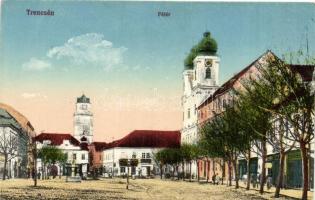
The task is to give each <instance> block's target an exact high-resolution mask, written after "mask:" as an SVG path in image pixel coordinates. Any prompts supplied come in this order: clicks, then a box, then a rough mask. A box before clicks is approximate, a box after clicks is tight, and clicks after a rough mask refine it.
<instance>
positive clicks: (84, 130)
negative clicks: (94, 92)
mask: <svg viewBox="0 0 315 200" xmlns="http://www.w3.org/2000/svg"><path fill="white" fill-rule="evenodd" d="M73 116H74V137H75V138H76V139H77V140H78V141H80V142H87V143H88V144H90V143H92V142H93V114H92V112H91V103H90V98H87V97H86V96H85V95H84V94H83V95H82V96H81V97H78V98H77V102H76V105H75V112H74V115H73Z"/></svg>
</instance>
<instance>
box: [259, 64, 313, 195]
mask: <svg viewBox="0 0 315 200" xmlns="http://www.w3.org/2000/svg"><path fill="white" fill-rule="evenodd" d="M269 63H270V66H269V68H268V69H266V70H264V71H263V75H264V76H263V77H264V79H265V80H266V82H267V83H268V84H269V85H268V86H270V85H272V86H273V87H272V88H273V91H272V92H273V94H274V95H275V97H274V99H273V104H274V105H273V107H271V108H270V109H267V108H265V107H263V109H265V110H268V111H269V112H270V113H272V114H273V115H275V116H276V117H277V118H278V119H279V131H278V134H279V136H278V138H279V139H278V141H279V146H280V148H279V150H280V172H281V173H279V177H278V183H277V189H276V193H275V196H276V197H278V196H279V192H280V186H281V183H282V179H283V168H284V166H283V165H284V164H283V163H284V155H285V154H286V152H288V151H289V150H291V149H292V147H293V145H295V143H297V144H298V146H299V147H300V151H301V157H302V166H303V169H302V171H303V193H302V199H307V190H308V187H309V185H308V184H309V174H308V173H309V166H308V163H309V161H308V159H309V157H308V153H309V145H310V141H311V140H312V139H313V137H314V123H313V120H312V117H313V116H314V93H312V92H311V84H309V83H305V81H304V80H303V78H302V77H301V74H300V73H299V72H298V71H299V69H298V68H294V67H292V66H291V65H289V64H287V63H285V62H284V61H282V60H280V59H278V58H275V59H273V60H270V61H269ZM300 67H304V69H307V68H308V67H311V66H300ZM269 91H270V89H269ZM286 123H289V124H290V125H291V126H292V131H289V137H288V138H286V137H285V134H284V130H283V129H284V127H283V126H284V125H285V124H286ZM288 140H289V141H292V142H291V143H289V144H288V143H287V141H288ZM281 160H282V162H283V163H281Z"/></svg>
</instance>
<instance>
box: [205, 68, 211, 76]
mask: <svg viewBox="0 0 315 200" xmlns="http://www.w3.org/2000/svg"><path fill="white" fill-rule="evenodd" d="M210 78H211V69H210V67H207V69H206V79H210Z"/></svg>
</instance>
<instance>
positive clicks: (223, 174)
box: [221, 160, 225, 185]
mask: <svg viewBox="0 0 315 200" xmlns="http://www.w3.org/2000/svg"><path fill="white" fill-rule="evenodd" d="M221 170H222V179H221V185H223V179H224V178H225V162H224V160H222V166H221Z"/></svg>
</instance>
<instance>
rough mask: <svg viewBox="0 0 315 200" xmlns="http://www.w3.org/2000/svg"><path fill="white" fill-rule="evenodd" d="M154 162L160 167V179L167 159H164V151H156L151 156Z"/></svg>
mask: <svg viewBox="0 0 315 200" xmlns="http://www.w3.org/2000/svg"><path fill="white" fill-rule="evenodd" d="M153 156H154V158H155V160H156V162H157V163H158V165H159V166H160V176H161V179H162V177H163V166H164V165H165V164H166V162H167V157H166V151H165V150H164V149H162V150H160V151H158V152H157V153H155V154H153Z"/></svg>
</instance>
